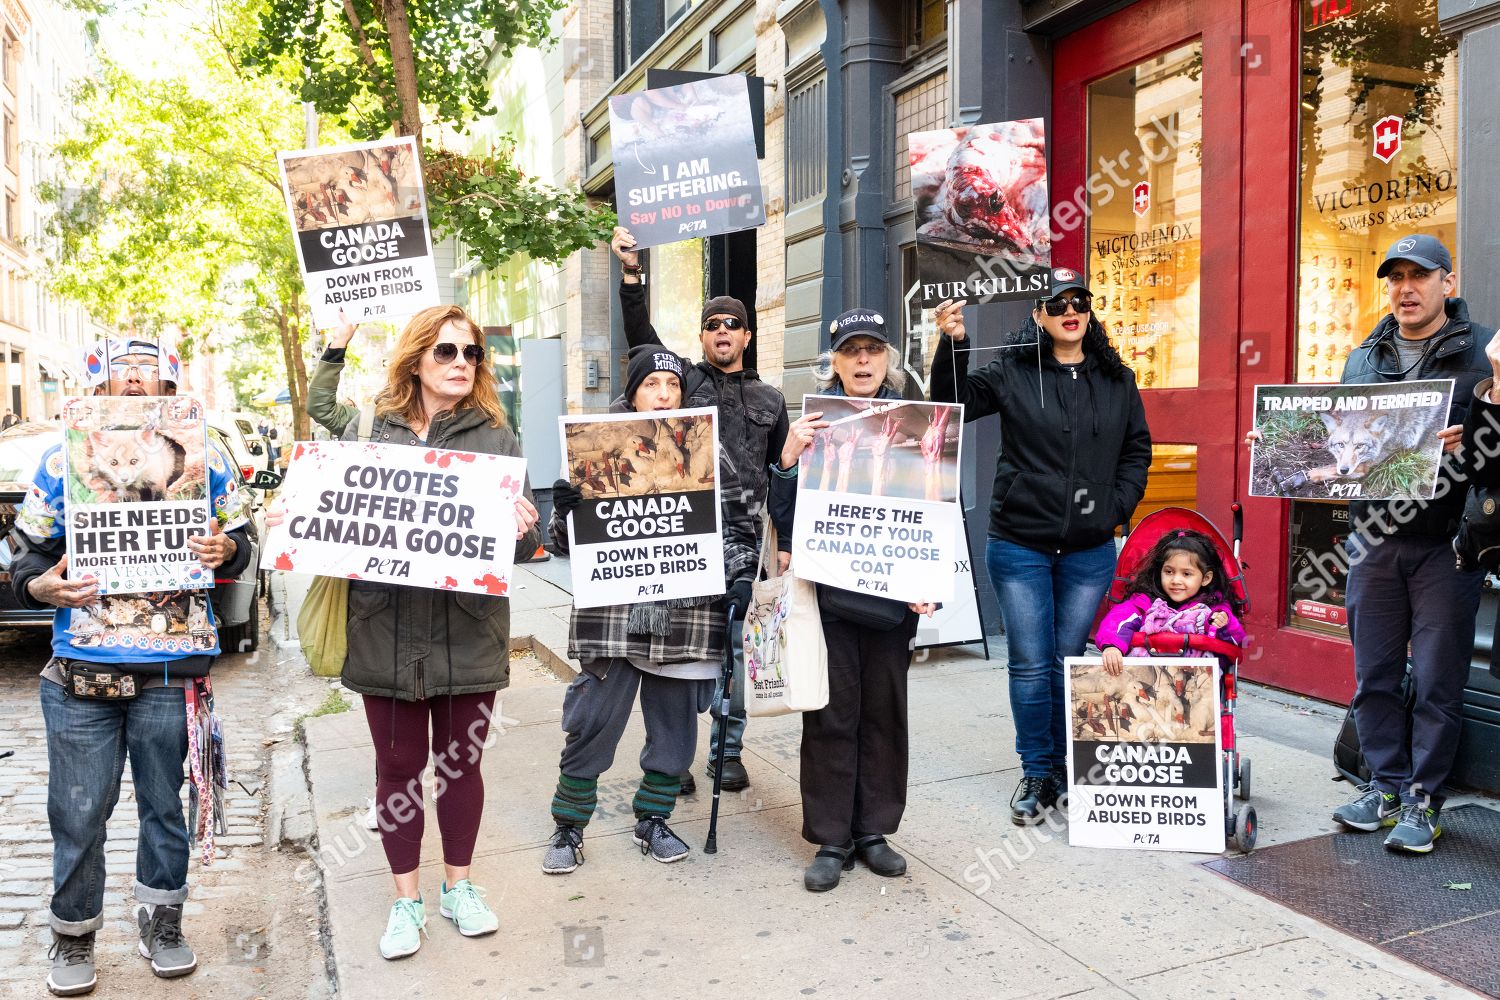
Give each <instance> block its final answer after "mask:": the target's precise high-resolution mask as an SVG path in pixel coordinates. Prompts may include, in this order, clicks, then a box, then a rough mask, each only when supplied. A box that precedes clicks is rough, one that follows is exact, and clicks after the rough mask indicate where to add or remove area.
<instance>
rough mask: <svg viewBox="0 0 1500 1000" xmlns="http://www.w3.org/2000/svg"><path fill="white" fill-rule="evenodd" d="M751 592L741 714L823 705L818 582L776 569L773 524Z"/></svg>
mask: <svg viewBox="0 0 1500 1000" xmlns="http://www.w3.org/2000/svg"><path fill="white" fill-rule="evenodd" d="M762 575H764V577H765V578H764V579H762ZM750 595H751V596H750V608H749V611H748V613H747V614H746V615H745V631H744V648H745V712H746V714H748V715H757V716H766V715H785V714H787V713H789V712H815V711H817V710H818V709H820V708H822V707H824V706H825V705H827V704H828V646H827V643H826V642H825V641H824V639H823V618H822V615H821V614H819V612H818V593H817V588H816V586H815V585H814V584H813V583H812V582H811V581H809V580H799V579H798V578H797V577H796V576H794V575H792V574H791V573H778V571H777V561H776V529H775V528H774V527H771V526H770V525H767V527H766V532H765V543H764V544H763V545H762V546H761V550H760V566H759V568H758V570H757V571H756V574H755V583H754V585H753V586H752V587H751V588H750Z"/></svg>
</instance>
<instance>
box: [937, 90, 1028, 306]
mask: <svg viewBox="0 0 1500 1000" xmlns="http://www.w3.org/2000/svg"><path fill="white" fill-rule="evenodd" d="M907 149H908V156H909V159H910V165H911V194H912V200H913V201H914V202H915V203H916V217H917V225H918V228H917V269H918V273H919V275H920V281H921V286H922V287H921V296H920V297H921V300H922V303H923V304H924V305H933V304H935V303H937V302H939V301H941V300H943V299H970V300H976V301H1001V300H1005V299H1016V298H1040V297H1045V293H1046V290H1047V288H1048V278H1049V274H1048V270H1049V268H1050V266H1051V259H1052V234H1051V221H1050V216H1049V214H1048V202H1047V143H1046V137H1045V135H1044V132H1043V125H1042V120H1041V119H1040V118H1028V119H1023V120H1021V121H1013V122H1000V123H997V124H990V125H970V126H962V127H959V128H950V129H939V130H937V131H932V132H913V133H911V134H910V135H909V136H908V137H907Z"/></svg>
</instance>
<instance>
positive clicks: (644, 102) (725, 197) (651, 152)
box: [609, 74, 766, 248]
mask: <svg viewBox="0 0 1500 1000" xmlns="http://www.w3.org/2000/svg"><path fill="white" fill-rule="evenodd" d="M747 87H748V84H747V81H746V79H745V77H744V76H743V75H741V74H732V75H729V76H719V77H714V78H713V79H709V80H697V81H694V82H693V83H684V84H681V85H679V86H676V87H661V88H658V89H656V90H642V91H639V92H637V93H634V94H621V95H620V96H619V97H611V98H610V99H609V134H610V141H611V143H613V148H614V160H615V203H616V205H617V206H618V211H619V215H620V225H622V226H624V227H626V228H627V229H629V230H630V233H631V235H632V236H634V237H635V242H636V247H637V248H645V247H653V246H660V245H661V244H663V243H675V242H677V241H678V240H691V239H697V238H699V237H702V236H717V235H719V234H720V233H735V232H739V231H740V230H741V229H754V228H755V227H756V226H762V225H765V222H766V209H765V204H764V202H763V200H762V195H761V190H760V166H759V164H758V163H757V161H756V159H755V128H754V126H753V125H752V124H751V120H750V93H749V90H748V89H747Z"/></svg>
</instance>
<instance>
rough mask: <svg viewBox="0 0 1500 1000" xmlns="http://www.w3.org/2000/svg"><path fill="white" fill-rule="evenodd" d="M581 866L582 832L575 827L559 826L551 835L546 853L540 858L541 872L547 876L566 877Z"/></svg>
mask: <svg viewBox="0 0 1500 1000" xmlns="http://www.w3.org/2000/svg"><path fill="white" fill-rule="evenodd" d="M581 864H583V831H582V830H580V829H578V827H576V826H560V827H558V828H557V830H556V831H555V832H554V833H553V834H552V842H551V843H549V844H548V845H547V853H546V854H545V855H543V856H542V871H544V872H546V873H547V874H548V875H566V874H568V872H571V871H577V870H578V866H579V865H581Z"/></svg>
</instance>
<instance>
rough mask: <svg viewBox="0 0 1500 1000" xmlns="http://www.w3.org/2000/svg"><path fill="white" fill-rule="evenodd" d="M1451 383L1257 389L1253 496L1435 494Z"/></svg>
mask: <svg viewBox="0 0 1500 1000" xmlns="http://www.w3.org/2000/svg"><path fill="white" fill-rule="evenodd" d="M1452 392H1453V382H1452V381H1451V380H1444V379H1436V380H1430V381H1424V382H1400V383H1393V384H1390V385H1348V386H1317V385H1296V386H1256V387H1255V428H1256V430H1258V431H1259V432H1260V439H1259V440H1258V441H1256V442H1255V443H1254V445H1253V447H1252V449H1251V455H1250V495H1251V496H1265V497H1295V498H1298V499H1317V500H1346V499H1347V500H1395V499H1403V498H1411V499H1429V498H1431V497H1432V494H1433V490H1434V488H1435V487H1436V483H1437V474H1438V467H1439V464H1440V463H1441V461H1442V442H1441V441H1440V440H1439V439H1438V437H1437V433H1438V431H1440V430H1442V428H1443V427H1444V426H1445V425H1446V424H1447V422H1448V407H1449V402H1450V399H1451V396H1452Z"/></svg>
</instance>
